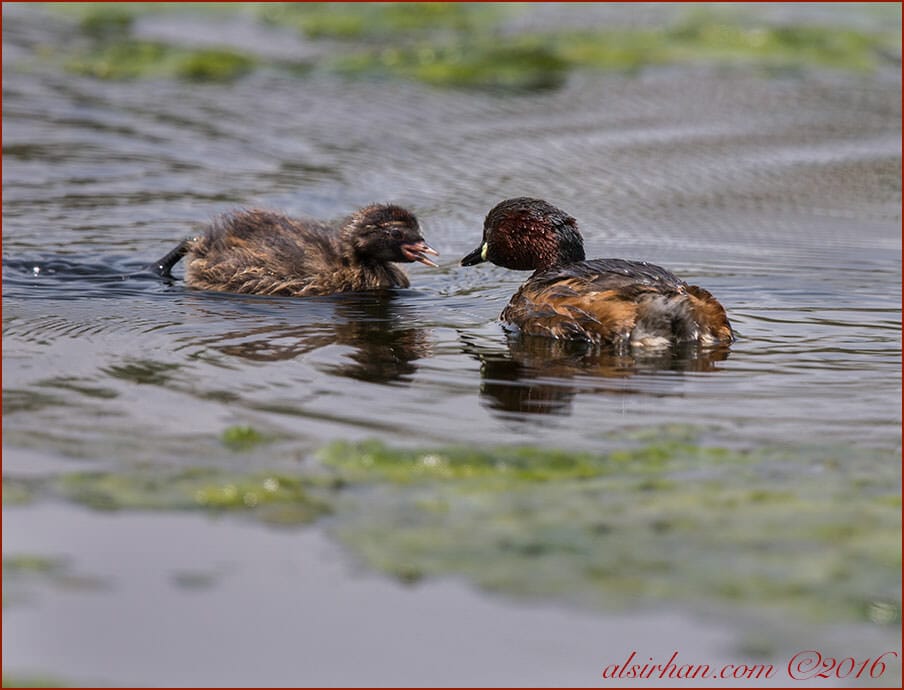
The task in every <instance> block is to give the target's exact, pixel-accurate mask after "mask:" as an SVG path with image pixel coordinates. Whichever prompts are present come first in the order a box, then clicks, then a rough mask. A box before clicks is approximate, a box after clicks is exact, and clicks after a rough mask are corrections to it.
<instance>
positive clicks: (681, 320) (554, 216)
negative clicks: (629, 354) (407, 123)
mask: <svg viewBox="0 0 904 690" xmlns="http://www.w3.org/2000/svg"><path fill="white" fill-rule="evenodd" d="M482 261H491V262H492V263H494V264H497V265H498V266H504V267H506V268H512V269H516V270H534V271H535V272H534V274H533V275H532V276H531V277H530V278H528V279H527V282H525V283H524V285H522V286H521V288H520V289H519V290H518V292H517V293H515V295H514V297H512V299H511V301H510V302H509V303H508V306H507V307H506V308H505V310H504V311H503V312H502V315H501V317H500V318H501V319H502V320H503V321H504V322H505V323H507V324H509V325H511V326H514V327H516V328H517V329H518V330H520V331H521V332H522V333H525V334H528V335H542V336H549V337H553V338H561V339H567V340H589V341H591V342H595V343H600V344H606V345H614V346H616V347H620V348H621V347H626V346H631V345H638V346H648V347H663V346H667V345H671V344H673V343H680V342H697V343H700V344H702V345H708V344H715V343H729V342H731V341H732V340H733V339H734V335H733V333H732V330H731V325H730V324H729V322H728V317H727V316H726V314H725V309H724V308H723V307H722V305H721V304H719V303H718V302H717V301H716V299H715V298H714V297H713V296H712V295H711V294H710V293H709V292H707V291H706V290H704V289H703V288H700V287H697V286H695V285H688V284H687V283H685V282H684V281H683V280H681V279H680V278H678V277H677V276H675V275H673V274H672V273H670V272H669V271H667V270H666V269H664V268H661V267H659V266H654V265H653V264H648V263H646V262H645V261H627V260H625V259H594V260H591V261H585V260H584V243H583V240H582V238H581V234H580V232H578V227H577V222H576V221H575V219H574V218H572V217H571V216H569V215H568V214H567V213H565V212H563V211H561V210H560V209H558V208H556V207H555V206H552V205H551V204H548V203H546V202H545V201H542V200H541V199H530V198H527V197H519V198H516V199H508V200H506V201H503V202H501V203H500V204H498V205H497V206H496V207H495V208H493V210H492V211H490V212H489V214H488V215H487V217H486V221H484V226H483V243H482V244H481V245H480V246H479V247H478V248H477V249H475V250H474V251H473V252H471V253H470V254H468V255H467V256H466V257H465V258H463V259H462V260H461V264H462V266H472V265H474V264H478V263H481V262H482Z"/></svg>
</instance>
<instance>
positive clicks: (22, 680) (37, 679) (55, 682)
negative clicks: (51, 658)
mask: <svg viewBox="0 0 904 690" xmlns="http://www.w3.org/2000/svg"><path fill="white" fill-rule="evenodd" d="M3 687H4V688H67V687H71V685H70V684H69V683H66V682H64V681H62V680H60V679H59V678H57V677H56V676H51V675H37V674H25V673H22V674H20V673H7V672H6V671H4V672H3Z"/></svg>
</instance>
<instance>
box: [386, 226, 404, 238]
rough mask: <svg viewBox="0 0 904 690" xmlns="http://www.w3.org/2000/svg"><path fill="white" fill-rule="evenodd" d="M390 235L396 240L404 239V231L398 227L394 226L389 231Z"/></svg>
mask: <svg viewBox="0 0 904 690" xmlns="http://www.w3.org/2000/svg"><path fill="white" fill-rule="evenodd" d="M389 236H390V237H391V238H392V239H394V240H400V239H402V231H401V230H399V229H398V228H393V229H392V230H390V231H389Z"/></svg>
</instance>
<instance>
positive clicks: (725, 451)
mask: <svg viewBox="0 0 904 690" xmlns="http://www.w3.org/2000/svg"><path fill="white" fill-rule="evenodd" d="M227 433H229V435H230V436H234V437H235V439H245V438H248V439H250V440H254V442H257V437H258V434H257V432H254V430H253V429H250V428H249V427H232V428H231V430H227ZM225 436H226V434H224V437H225ZM607 446H608V447H609V448H610V449H608V450H606V451H599V452H589V451H588V452H571V451H566V450H557V449H548V448H537V447H511V446H506V447H489V448H487V447H484V448H475V447H467V446H448V447H445V446H444V447H425V448H395V447H391V446H387V445H385V444H383V443H381V442H378V441H366V442H362V443H345V442H341V443H333V444H330V445H328V446H326V447H324V448H323V449H321V451H320V452H319V453H318V454H317V458H318V459H319V460H320V465H319V466H316V467H314V466H311V465H308V466H307V469H306V470H305V471H304V472H302V473H299V474H297V475H290V474H286V473H284V472H282V473H277V472H262V471H256V472H246V473H242V472H234V471H232V472H230V471H224V470H220V469H216V468H183V469H179V470H173V469H161V468H152V467H143V468H137V469H131V470H127V471H121V472H79V473H71V474H65V475H62V476H58V477H51V478H45V479H43V480H40V481H42V482H43V485H42V486H35V485H34V482H35V481H38V480H32V479H29V480H28V481H29V482H31V484H29V486H28V487H27V491H28V492H30V493H29V495H30V496H33V495H43V496H54V495H56V496H59V497H63V498H65V499H67V500H70V501H74V502H76V503H79V504H81V505H85V506H88V507H91V508H94V509H100V510H193V511H199V512H203V513H207V514H223V513H229V514H234V515H240V516H242V517H244V518H248V519H252V520H255V521H260V522H264V523H268V524H280V525H292V526H300V525H305V524H308V523H310V522H312V521H314V520H316V519H318V518H319V517H321V516H324V515H327V514H330V515H331V520H330V528H331V529H332V530H334V531H335V533H336V534H337V535H338V536H339V538H340V539H341V540H342V541H343V542H344V543H345V544H346V545H348V547H350V548H351V549H352V550H353V551H354V552H356V553H357V554H359V555H360V557H361V558H362V559H363V560H364V561H365V562H366V563H367V564H369V565H370V566H372V567H373V568H375V569H378V570H380V571H383V572H386V573H388V574H391V575H392V576H394V577H396V578H398V579H399V580H400V581H402V582H407V583H410V582H416V581H418V580H420V579H422V578H429V577H447V576H450V575H457V576H460V577H464V578H466V579H468V580H470V581H472V582H474V583H476V584H478V585H480V586H482V587H485V588H487V589H490V590H494V591H499V592H504V593H506V594H514V595H522V596H530V597H542V598H559V599H564V600H570V601H573V602H577V603H580V604H581V605H585V606H591V607H598V608H602V609H608V610H611V609H619V608H629V607H631V606H634V605H636V604H638V603H641V602H643V603H650V602H653V601H659V602H664V603H669V602H681V603H682V605H687V606H689V607H692V608H693V607H694V606H698V607H701V608H705V607H711V606H714V605H718V604H719V603H720V602H721V603H722V604H732V605H733V606H735V607H740V608H745V607H746V608H749V609H756V610H757V611H759V612H765V611H768V610H772V611H774V612H775V613H776V615H784V616H787V615H789V614H793V615H796V616H800V617H802V618H804V619H809V620H820V621H831V622H842V621H847V622H864V623H871V624H873V625H894V624H896V623H897V622H898V621H900V615H901V600H900V587H899V584H900V568H901V542H900V529H901V496H900V491H899V488H898V487H899V485H900V462H899V458H898V456H897V454H896V453H895V452H894V451H891V450H882V449H868V448H858V447H852V446H844V447H827V448H820V447H793V448H790V447H789V448H756V449H751V450H743V449H731V448H722V447H711V446H705V445H701V444H699V443H697V442H696V440H695V438H694V436H693V434H692V433H691V430H689V429H688V428H687V427H683V426H680V425H679V426H674V427H661V428H658V429H657V430H652V431H650V432H645V431H643V430H632V431H629V432H626V434H625V435H624V437H623V438H622V439H621V440H620V441H619V440H618V439H615V438H609V439H607ZM616 446H617V447H616ZM19 484H21V482H19V483H18V484H17V480H11V479H4V488H5V489H6V487H7V486H10V487H17V488H13V491H18V490H19V489H20V488H22V487H19ZM23 486H24V485H23ZM22 490H23V491H25V489H22ZM29 500H31V499H29ZM39 565H40V564H39ZM49 565H50V566H53V564H52V563H51V564H49ZM15 567H18V568H19V570H23V569H24V565H22V564H20V565H19V566H15V565H14V569H15ZM175 582H176V584H178V585H179V586H186V587H193V586H198V587H203V586H208V584H209V582H208V580H207V578H206V576H201V577H200V578H195V577H194V576H193V575H189V576H179V577H177V578H176V580H175Z"/></svg>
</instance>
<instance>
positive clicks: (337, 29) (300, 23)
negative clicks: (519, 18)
mask: <svg viewBox="0 0 904 690" xmlns="http://www.w3.org/2000/svg"><path fill="white" fill-rule="evenodd" d="M505 11H506V10H505V8H504V7H501V6H499V5H494V4H492V3H459V2H374V3H349V2H306V3H271V4H268V5H265V6H264V7H263V8H262V9H261V13H260V16H261V18H262V20H263V21H265V22H267V23H270V24H277V25H280V26H292V27H294V28H297V29H298V30H300V31H301V32H302V33H304V34H305V35H307V36H308V37H310V38H329V39H334V40H344V41H349V40H356V41H360V40H370V41H376V40H387V39H388V40H402V39H406V38H411V37H423V36H424V35H436V34H463V33H473V32H480V31H486V30H487V29H489V28H492V27H495V26H496V24H497V22H498V19H499V18H500V17H501V16H502V15H503V14H504V13H505Z"/></svg>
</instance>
